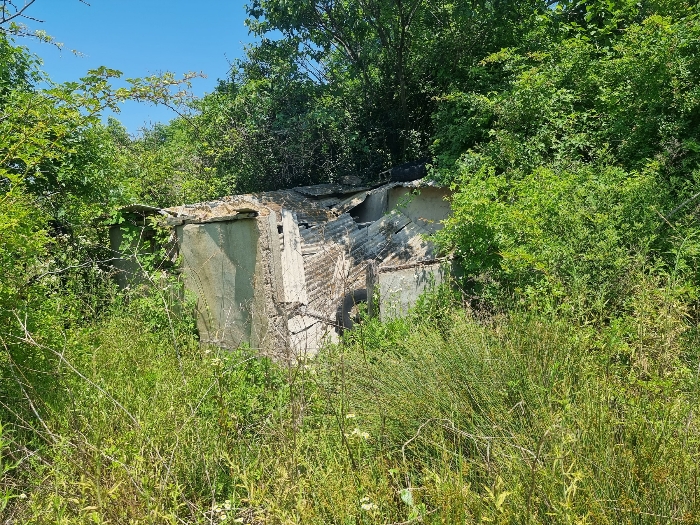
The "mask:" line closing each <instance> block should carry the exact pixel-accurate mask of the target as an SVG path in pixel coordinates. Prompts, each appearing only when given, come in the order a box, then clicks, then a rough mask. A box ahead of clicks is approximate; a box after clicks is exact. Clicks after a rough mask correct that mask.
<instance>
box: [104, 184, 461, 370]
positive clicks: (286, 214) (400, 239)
mask: <svg viewBox="0 0 700 525" xmlns="http://www.w3.org/2000/svg"><path fill="white" fill-rule="evenodd" d="M450 195H451V192H450V190H448V189H446V188H443V187H439V186H437V185H435V184H433V183H432V182H429V181H426V180H425V179H421V180H416V181H409V182H390V183H385V184H381V185H375V186H356V185H351V184H320V185H315V186H306V187H298V188H294V189H289V190H278V191H271V192H264V193H258V194H249V195H236V196H231V197H225V198H222V199H221V200H217V201H214V202H205V203H200V204H192V205H184V206H177V207H173V208H167V209H163V210H160V209H155V208H148V207H139V206H136V207H130V208H127V209H125V210H126V211H130V210H131V208H133V210H131V211H137V212H138V213H140V214H141V215H147V214H150V215H160V216H163V217H164V218H165V222H166V223H167V225H168V226H169V227H170V228H171V229H172V232H173V238H174V240H175V243H174V247H175V252H176V253H174V254H173V255H174V256H178V255H179V256H180V257H181V265H182V271H183V274H184V281H185V287H186V289H187V290H189V291H190V292H191V293H193V294H194V295H195V296H196V299H197V326H198V329H199V332H200V338H201V341H202V342H203V343H211V344H215V345H218V346H222V347H228V348H235V347H238V346H239V345H241V344H248V345H250V346H251V347H253V348H256V349H258V350H259V351H260V352H261V353H263V354H265V355H268V356H270V357H273V358H276V359H282V360H289V359H295V358H298V357H301V356H308V355H313V354H315V353H316V351H317V350H318V348H319V347H320V346H321V345H322V344H323V342H324V341H325V340H327V339H330V340H333V339H334V338H335V337H337V334H338V333H339V332H340V331H342V330H343V329H344V328H348V327H350V326H351V325H352V322H353V314H354V312H355V308H356V304H357V303H358V302H365V301H367V299H368V297H370V298H372V299H376V298H379V301H378V302H376V301H372V304H371V305H370V308H371V310H372V311H374V312H376V313H377V314H378V315H381V316H382V317H387V316H392V315H400V314H401V313H404V312H405V311H406V310H407V309H408V307H410V306H411V305H412V303H413V302H415V299H416V298H417V296H418V295H420V293H421V292H422V291H423V290H424V289H425V288H426V286H427V285H428V284H429V283H431V282H436V281H440V280H441V279H442V278H443V277H444V271H445V270H444V268H442V267H441V265H440V261H439V260H438V258H437V256H436V250H435V246H434V245H433V244H432V243H431V242H430V241H429V240H427V239H426V236H427V235H429V234H431V233H434V232H435V231H436V230H437V229H439V228H440V226H441V224H440V221H442V220H443V219H445V218H446V217H447V216H448V215H449V213H450V211H451V207H450V202H449V197H450ZM110 236H111V238H112V246H113V248H114V249H115V250H118V249H119V248H120V245H121V243H122V242H123V234H122V228H121V227H120V226H119V225H115V226H113V227H112V230H111V232H110ZM146 237H148V236H147V235H146ZM116 266H117V269H118V270H119V272H118V273H119V276H118V280H119V282H120V284H121V285H122V286H125V285H127V284H128V282H129V280H130V279H133V278H136V277H135V276H136V274H137V273H138V271H137V270H138V269H137V267H136V266H135V264H134V262H133V261H131V260H130V259H129V257H127V256H126V255H125V254H122V255H120V258H119V260H118V262H117V264H116ZM368 288H369V290H368Z"/></svg>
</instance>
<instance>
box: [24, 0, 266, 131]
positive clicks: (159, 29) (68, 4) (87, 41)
mask: <svg viewBox="0 0 700 525" xmlns="http://www.w3.org/2000/svg"><path fill="white" fill-rule="evenodd" d="M87 3H88V4H89V5H86V4H85V3H83V2H81V1H80V0H37V1H36V3H35V4H34V5H32V6H31V7H30V9H29V10H28V11H27V14H28V15H30V16H32V17H35V18H38V19H40V20H42V21H43V23H37V22H34V21H31V20H28V21H25V23H26V24H27V25H28V26H29V27H30V28H31V29H43V30H44V31H46V32H47V33H48V34H49V35H51V36H53V37H54V38H55V39H56V41H57V42H61V43H63V45H64V46H63V50H61V51H59V50H58V49H57V48H56V47H55V46H52V45H50V44H42V43H39V42H36V41H32V40H29V39H21V40H20V41H19V42H17V43H19V44H21V45H24V46H27V47H29V48H30V49H31V50H32V51H33V52H34V53H36V54H38V55H39V56H40V57H41V58H42V59H43V61H44V67H43V69H44V70H45V71H46V72H47V73H48V74H49V76H50V77H51V78H52V79H53V80H54V81H56V82H64V81H69V80H77V79H78V78H80V77H81V76H84V75H85V73H86V72H87V70H88V69H93V68H96V67H98V66H101V65H103V66H107V67H109V68H112V69H118V70H120V71H122V72H123V73H124V78H133V77H141V76H146V75H149V74H154V73H159V72H163V71H172V72H173V73H176V74H177V75H178V77H180V76H181V75H182V74H184V73H187V72H190V71H193V72H200V71H201V72H202V73H204V74H205V75H207V78H206V79H195V80H194V81H193V84H192V88H193V89H192V91H193V93H194V94H195V95H196V96H202V95H203V94H204V93H207V92H209V91H212V90H213V89H214V87H215V86H216V83H217V79H219V78H226V77H227V75H228V71H229V62H230V61H233V60H234V59H236V58H240V57H242V56H243V54H244V49H243V46H244V45H245V44H246V43H250V42H252V41H253V38H252V37H251V36H250V35H248V30H247V28H246V27H245V25H244V20H245V18H246V12H245V7H244V6H245V0H244V1H235V0H234V1H226V0H198V1H196V2H195V1H191V0H189V1H188V0H87ZM72 50H75V51H77V52H78V53H80V54H81V55H82V56H78V55H76V54H74V53H73V52H72ZM116 117H117V118H118V119H119V120H120V121H121V122H122V123H123V124H124V125H125V126H126V128H127V130H128V131H129V132H130V133H132V134H134V133H137V132H138V130H139V129H140V128H141V127H143V125H144V123H146V124H148V123H154V122H167V121H169V120H170V119H172V118H173V117H174V114H173V113H172V112H171V111H170V110H169V109H167V108H164V107H155V106H152V105H148V104H138V103H126V104H124V105H123V107H122V111H121V113H120V114H118V115H116Z"/></svg>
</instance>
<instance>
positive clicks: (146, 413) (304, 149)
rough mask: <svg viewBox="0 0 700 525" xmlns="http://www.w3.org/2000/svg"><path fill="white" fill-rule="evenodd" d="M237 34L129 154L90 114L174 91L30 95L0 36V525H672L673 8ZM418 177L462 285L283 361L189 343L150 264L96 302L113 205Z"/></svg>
mask: <svg viewBox="0 0 700 525" xmlns="http://www.w3.org/2000/svg"><path fill="white" fill-rule="evenodd" d="M10 8H12V5H9V6H8V5H4V4H3V7H2V9H3V11H2V13H1V14H2V15H3V16H2V20H5V18H7V13H8V12H9V11H7V10H8V9H10ZM248 12H249V16H250V21H249V24H250V28H251V30H252V31H254V32H255V33H256V34H257V35H259V36H261V37H262V39H261V41H260V43H259V44H258V45H256V46H254V47H252V48H251V49H249V51H248V55H247V56H246V58H245V59H243V60H242V61H240V63H239V64H238V65H237V68H236V69H235V70H234V71H233V72H232V75H231V77H230V78H229V79H226V80H224V81H222V82H221V83H220V86H219V88H218V89H217V90H216V91H215V92H214V93H212V94H210V95H207V96H206V97H205V98H204V99H203V100H200V101H197V102H195V103H194V104H193V105H192V106H191V108H190V109H191V110H192V111H193V112H192V114H190V115H188V116H186V117H181V118H178V119H175V120H174V121H173V122H171V123H170V124H167V125H161V126H157V127H155V128H153V129H150V130H146V131H145V132H144V133H143V134H142V135H141V136H139V137H130V136H129V135H128V134H127V133H126V132H125V131H124V129H123V128H122V127H121V125H120V124H119V123H118V122H117V121H116V120H111V121H110V122H108V123H107V124H103V123H101V120H100V117H99V115H100V113H101V111H102V110H103V109H104V108H106V107H114V105H115V104H116V103H117V102H118V101H119V100H122V99H125V98H133V99H141V100H143V99H147V100H151V101H162V102H165V103H168V104H173V103H179V102H182V101H183V100H184V98H183V97H184V95H183V93H182V92H179V91H178V92H176V93H175V92H171V91H169V88H171V87H176V88H177V87H178V86H179V83H178V82H177V81H175V80H174V78H173V77H172V76H169V75H165V76H163V77H160V78H151V79H145V80H138V81H134V82H133V83H132V84H131V87H130V88H129V89H124V90H114V89H112V88H111V87H110V85H109V81H110V79H111V78H113V77H115V76H118V74H119V73H118V72H116V71H112V70H109V69H106V68H103V69H100V70H97V71H93V72H90V73H89V75H88V76H86V77H85V78H84V79H82V80H81V81H80V82H77V83H71V84H66V85H52V84H50V82H49V81H48V79H46V78H45V75H43V74H42V73H41V72H40V64H39V61H38V59H36V58H35V57H32V56H31V55H30V54H29V53H28V52H27V51H26V50H25V49H23V48H21V47H19V46H18V44H17V43H16V42H14V41H13V40H12V39H11V37H10V36H9V34H11V33H15V34H31V33H30V32H29V31H28V30H27V29H26V28H24V27H21V28H19V27H15V28H14V29H13V28H8V29H6V30H3V32H1V33H0V268H1V269H2V271H1V272H0V521H2V523H7V524H10V523H12V524H14V523H35V524H49V523H50V524H54V523H61V524H82V523H86V524H87V523H170V524H175V523H202V524H205V523H208V524H213V523H216V524H219V523H248V524H262V523H305V524H306V523H480V522H493V523H531V524H535V523H566V524H570V523H576V524H586V523H590V524H598V523H601V524H602V523H610V524H613V523H615V524H616V523H634V524H642V523H670V522H680V523H698V522H700V501H699V500H698V466H697V465H698V463H699V461H700V432H699V430H700V429H699V428H698V422H697V414H696V412H697V407H698V403H699V401H700V399H699V397H700V352H699V351H698V349H699V348H700V340H699V339H700V337H699V335H698V282H699V281H698V279H699V274H698V263H699V259H698V258H699V257H700V224H699V222H698V213H699V211H700V208H699V206H700V197H698V196H699V195H700V187H699V184H700V165H699V162H700V156H699V155H698V154H699V152H700V135H699V134H698V130H700V91H699V88H698V86H700V59H699V58H698V57H699V56H700V52H699V51H700V50H699V49H698V45H699V44H698V42H700V40H698V36H700V34H699V33H700V18H699V13H698V12H697V6H695V5H694V4H691V3H686V2H683V1H676V0H669V1H663V2H626V1H620V2H598V1H595V0H581V1H579V2H575V1H572V2H568V1H567V2H559V3H557V4H556V5H555V4H552V5H547V4H546V3H543V2H529V1H528V2H519V1H518V2H509V3H500V2H486V3H483V2H482V3H478V2H477V3H467V2H456V3H455V2H423V1H421V0H415V1H413V2H388V1H384V0H362V1H358V2H355V1H349V0H348V1H343V2H332V3H327V2H315V3H308V2H296V1H291V2H279V1H276V0H264V1H256V2H253V3H252V4H251V5H250V6H249V7H248ZM273 35H275V39H274V40H273V39H272V36H273ZM47 82H48V85H49V87H41V86H43V85H45V83H47ZM185 82H186V80H185ZM420 157H430V158H431V159H432V168H431V170H432V175H433V176H434V177H436V178H438V179H440V180H442V181H443V182H444V183H445V184H450V185H452V186H453V188H454V189H455V192H456V193H455V198H454V201H453V210H454V214H453V216H452V217H451V218H450V219H449V220H448V221H446V223H445V225H444V226H445V227H444V229H443V230H442V231H441V232H440V233H439V235H438V238H437V241H438V242H439V243H440V244H441V246H442V247H443V249H444V251H445V252H449V253H451V254H452V255H453V256H454V258H455V259H456V260H457V261H458V262H459V263H460V264H461V266H462V270H463V271H462V272H461V277H460V278H459V280H458V281H457V282H455V283H453V285H454V286H453V287H452V288H444V289H439V290H436V291H434V292H433V293H432V294H431V295H429V296H427V297H425V298H424V299H423V300H422V301H421V302H420V304H419V305H418V306H417V307H416V308H415V310H414V311H413V312H412V313H411V314H410V315H409V317H408V318H406V319H397V320H390V321H386V322H384V323H382V322H379V321H378V320H370V319H365V320H364V322H363V323H361V324H360V325H359V326H358V327H357V328H356V329H355V330H353V331H352V332H351V333H348V334H347V335H346V336H345V338H344V340H343V341H342V342H341V343H340V344H338V345H329V346H328V347H327V348H326V349H325V350H324V351H322V352H321V354H320V355H319V356H318V357H317V358H316V359H315V360H313V361H309V362H299V363H294V364H286V365H282V364H274V363H271V362H269V361H268V360H266V359H264V358H262V357H260V356H258V355H256V354H255V353H254V352H253V351H252V350H250V349H245V348H241V349H238V350H236V351H233V352H224V351H221V350H218V349H215V348H206V347H201V346H200V345H199V342H198V340H197V334H196V329H195V326H194V322H193V317H192V315H191V305H189V304H188V302H187V297H186V296H185V295H184V294H183V293H182V290H181V283H179V281H178V279H177V276H172V275H171V276H169V275H167V274H165V273H164V272H163V271H161V270H159V269H155V268H152V267H149V265H148V261H144V266H145V267H146V269H147V270H149V272H150V273H149V274H148V275H149V276H150V284H149V285H148V286H135V287H132V288H131V289H128V290H125V291H124V290H122V291H119V290H116V289H115V287H114V285H113V283H112V282H111V280H110V270H109V261H110V258H111V257H112V254H111V252H110V251H109V250H108V242H107V240H106V239H105V234H106V222H107V220H108V219H107V217H109V216H111V214H112V213H113V212H114V211H115V210H116V209H118V207H119V206H121V205H124V204H128V203H133V202H143V203H147V204H154V205H175V204H181V203H183V202H187V201H190V202H191V201H196V200H204V199H209V198H216V197H220V196H222V195H225V194H230V193H236V192H243V191H257V190H263V189H273V188H280V187H286V186H290V185H295V184H300V183H312V182H319V181H335V180H339V179H340V178H341V177H342V176H344V175H346V174H360V175H362V176H363V177H365V178H372V177H373V176H376V174H377V173H378V172H379V171H381V170H382V169H384V168H386V167H388V166H391V165H392V164H395V163H399V162H402V161H405V160H412V159H416V158H420Z"/></svg>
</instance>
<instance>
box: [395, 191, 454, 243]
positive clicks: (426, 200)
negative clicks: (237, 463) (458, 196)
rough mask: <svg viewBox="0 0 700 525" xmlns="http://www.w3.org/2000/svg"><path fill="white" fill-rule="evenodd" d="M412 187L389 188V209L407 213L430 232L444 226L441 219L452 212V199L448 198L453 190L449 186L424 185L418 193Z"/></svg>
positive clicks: (415, 222)
mask: <svg viewBox="0 0 700 525" xmlns="http://www.w3.org/2000/svg"><path fill="white" fill-rule="evenodd" d="M413 191H416V190H412V189H410V188H403V187H396V188H391V189H390V190H388V193H389V195H388V202H387V205H388V209H389V210H393V209H396V208H398V210H399V211H400V212H401V213H403V214H404V215H407V216H408V217H409V218H410V219H411V221H412V222H413V223H414V224H416V225H418V226H420V227H421V228H422V229H424V230H426V231H427V232H429V233H434V232H436V231H438V230H439V229H441V228H442V224H440V221H442V220H443V219H446V218H447V217H448V216H449V215H450V214H451V213H452V208H451V205H450V201H449V200H447V199H448V198H449V197H450V196H451V195H452V192H451V191H450V190H449V189H447V188H434V187H430V186H429V187H424V188H420V189H418V190H417V193H416V194H413V193H412V192H413Z"/></svg>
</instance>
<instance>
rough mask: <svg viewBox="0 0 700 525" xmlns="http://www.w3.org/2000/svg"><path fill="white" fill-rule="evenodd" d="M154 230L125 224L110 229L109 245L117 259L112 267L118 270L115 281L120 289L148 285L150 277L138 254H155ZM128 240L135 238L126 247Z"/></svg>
mask: <svg viewBox="0 0 700 525" xmlns="http://www.w3.org/2000/svg"><path fill="white" fill-rule="evenodd" d="M153 234H154V232H153V229H152V228H149V227H148V226H139V225H135V224H130V223H128V222H127V223H125V224H122V225H114V226H112V227H111V228H110V229H109V245H110V248H111V250H112V253H113V254H114V256H115V258H114V260H113V261H112V266H114V268H115V270H116V274H115V279H116V281H117V284H118V285H119V287H120V288H122V289H123V288H127V287H132V288H133V287H135V286H139V285H141V284H145V283H148V277H147V276H146V275H144V272H143V269H142V268H141V265H140V264H139V261H138V260H137V258H136V255H137V254H142V255H143V254H153V253H155V250H156V249H157V247H156V246H155V243H154V242H153ZM125 237H126V238H133V240H132V241H131V242H130V243H129V245H128V246H124V244H125V243H124V240H125Z"/></svg>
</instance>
